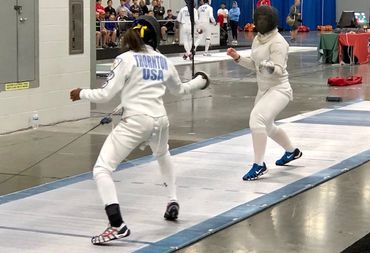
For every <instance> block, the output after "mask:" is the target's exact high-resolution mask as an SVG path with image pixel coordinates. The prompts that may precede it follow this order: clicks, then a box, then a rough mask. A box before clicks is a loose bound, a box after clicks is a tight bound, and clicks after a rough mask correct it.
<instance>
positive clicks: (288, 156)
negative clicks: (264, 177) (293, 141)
mask: <svg viewBox="0 0 370 253" xmlns="http://www.w3.org/2000/svg"><path fill="white" fill-rule="evenodd" d="M301 156H302V152H301V151H300V150H299V149H298V148H296V149H295V150H294V151H293V152H285V154H284V155H283V157H281V158H280V159H279V160H277V161H276V162H275V164H276V165H278V166H283V165H285V164H287V163H289V162H291V161H293V160H296V159H298V158H300V157H301Z"/></svg>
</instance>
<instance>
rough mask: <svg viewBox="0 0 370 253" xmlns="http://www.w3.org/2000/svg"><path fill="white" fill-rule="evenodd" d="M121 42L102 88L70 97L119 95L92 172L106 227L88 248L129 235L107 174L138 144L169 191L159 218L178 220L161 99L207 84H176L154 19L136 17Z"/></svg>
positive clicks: (200, 80) (100, 99)
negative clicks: (118, 115)
mask: <svg viewBox="0 0 370 253" xmlns="http://www.w3.org/2000/svg"><path fill="white" fill-rule="evenodd" d="M123 40H124V41H123V45H125V46H126V47H127V49H128V51H127V52H125V53H123V54H121V55H119V56H118V57H117V58H116V59H115V62H114V64H113V68H112V71H111V73H110V75H109V77H108V78H107V81H106V83H105V84H104V85H103V87H102V88H100V89H74V90H73V91H71V95H70V96H71V99H72V100H73V101H76V100H79V99H84V100H89V101H91V102H94V103H104V102H107V101H109V100H110V99H112V98H113V97H114V96H115V94H117V93H119V94H120V95H121V106H122V108H123V115H122V119H121V121H120V122H119V124H118V125H117V126H116V127H115V128H114V129H113V131H112V132H111V133H110V134H109V136H108V137H107V139H106V140H105V143H104V145H103V147H102V149H101V151H100V154H99V157H98V159H97V161H96V164H95V166H94V169H93V174H94V179H95V181H96V184H97V188H98V191H99V194H100V197H101V199H102V200H103V203H104V205H105V211H106V214H107V216H108V220H109V224H110V225H109V227H108V228H107V229H106V230H105V231H104V232H103V233H102V234H100V235H98V236H94V237H93V238H92V243H93V244H104V243H106V242H109V241H111V240H115V239H120V238H124V237H126V236H128V235H129V234H130V230H129V229H128V228H127V226H126V224H125V223H124V221H123V219H122V216H121V212H120V207H119V201H118V198H117V192H116V188H115V185H114V182H113V179H112V172H113V171H114V170H115V169H116V168H117V166H118V165H119V163H121V162H122V161H123V160H124V159H125V158H126V157H127V156H128V155H129V154H130V152H131V151H132V150H133V149H134V148H136V147H138V146H140V145H141V144H143V143H144V144H145V143H147V144H149V145H150V148H151V149H152V152H153V155H154V156H155V157H156V159H157V161H158V164H159V168H160V172H161V175H162V179H163V182H164V185H165V186H166V187H167V188H168V190H169V202H168V203H167V208H166V211H165V214H164V217H165V219H167V220H176V219H177V217H178V212H179V204H178V202H177V196H176V184H175V173H174V166H173V164H172V162H171V156H170V153H169V151H168V138H169V133H168V131H169V121H168V118H167V113H166V109H165V107H164V105H163V99H162V97H163V95H164V94H165V91H166V88H168V89H169V90H170V92H171V93H174V94H176V95H182V94H188V93H191V92H192V91H195V90H199V89H204V88H206V87H207V86H208V84H209V81H208V80H209V79H208V77H207V75H206V74H204V73H201V72H200V73H197V74H196V75H195V76H196V77H195V78H194V79H193V80H190V81H189V82H187V83H182V82H181V80H180V78H179V75H178V73H177V71H176V69H175V67H174V65H173V64H172V63H171V61H169V60H168V59H167V58H166V57H165V56H164V55H162V54H160V53H159V52H157V51H156V48H157V46H158V43H159V41H160V27H159V24H158V22H157V21H156V20H155V19H154V18H153V17H150V16H141V17H139V18H138V19H137V20H136V21H135V23H134V27H133V28H132V29H129V30H128V31H127V32H126V33H125V36H124V39H123Z"/></svg>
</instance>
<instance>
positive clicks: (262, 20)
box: [254, 5, 279, 34]
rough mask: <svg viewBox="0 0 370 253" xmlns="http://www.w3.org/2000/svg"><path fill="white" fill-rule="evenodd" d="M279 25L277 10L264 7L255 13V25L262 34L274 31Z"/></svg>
mask: <svg viewBox="0 0 370 253" xmlns="http://www.w3.org/2000/svg"><path fill="white" fill-rule="evenodd" d="M278 23H279V16H278V12H277V10H276V9H275V8H273V7H270V6H265V5H262V6H260V7H258V8H257V9H256V11H255V12H254V25H255V26H256V30H257V32H259V33H261V34H265V33H268V32H270V31H272V30H274V29H275V28H276V27H277V26H278Z"/></svg>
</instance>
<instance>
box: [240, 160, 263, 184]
mask: <svg viewBox="0 0 370 253" xmlns="http://www.w3.org/2000/svg"><path fill="white" fill-rule="evenodd" d="M266 172H267V167H266V164H265V163H263V166H260V165H258V164H257V163H253V166H252V168H251V169H250V171H248V173H247V174H245V175H244V177H243V180H244V181H249V180H255V179H258V177H259V176H262V175H263V174H265V173H266Z"/></svg>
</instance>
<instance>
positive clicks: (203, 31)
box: [195, 0, 217, 56]
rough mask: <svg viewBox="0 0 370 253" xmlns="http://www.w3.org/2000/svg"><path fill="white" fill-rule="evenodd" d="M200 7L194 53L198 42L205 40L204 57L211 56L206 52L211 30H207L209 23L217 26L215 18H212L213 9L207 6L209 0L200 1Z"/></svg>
mask: <svg viewBox="0 0 370 253" xmlns="http://www.w3.org/2000/svg"><path fill="white" fill-rule="evenodd" d="M201 3H202V5H201V6H200V7H199V8H198V15H199V26H198V27H199V28H198V33H199V36H198V39H197V40H196V41H195V51H196V49H197V47H198V46H199V44H200V42H201V41H202V40H203V39H204V38H205V47H204V48H205V49H204V53H203V55H204V56H211V54H210V53H209V52H208V50H209V47H210V46H211V29H209V25H210V23H211V24H213V25H217V22H216V20H215V18H214V17H213V8H212V7H211V6H210V5H209V0H202V1H201Z"/></svg>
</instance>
